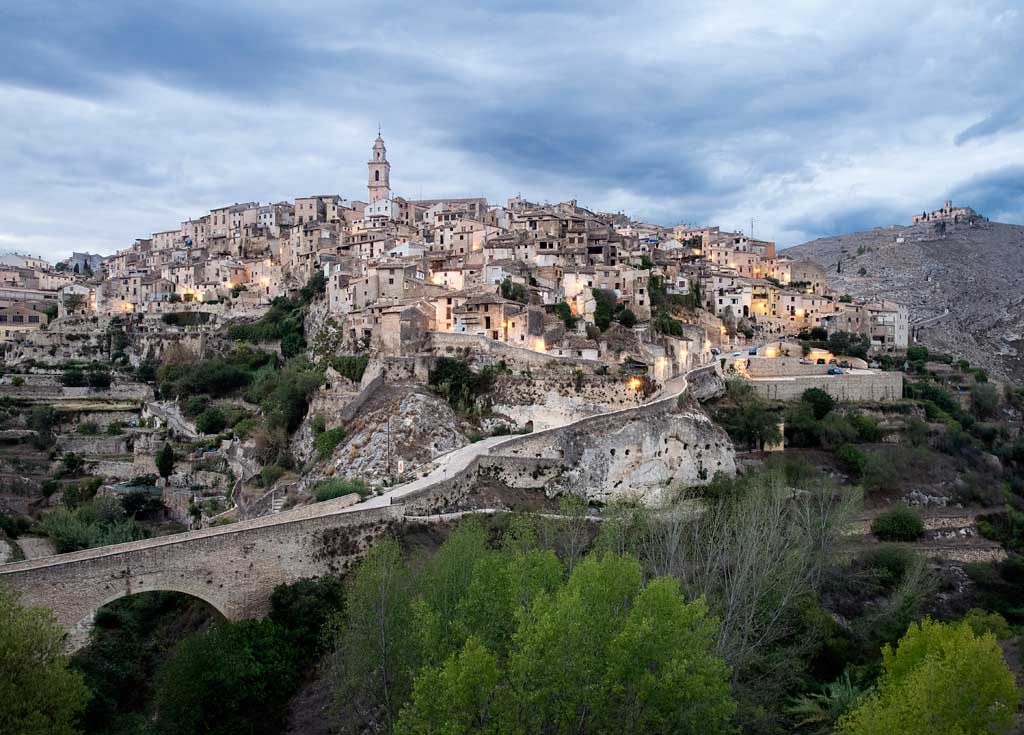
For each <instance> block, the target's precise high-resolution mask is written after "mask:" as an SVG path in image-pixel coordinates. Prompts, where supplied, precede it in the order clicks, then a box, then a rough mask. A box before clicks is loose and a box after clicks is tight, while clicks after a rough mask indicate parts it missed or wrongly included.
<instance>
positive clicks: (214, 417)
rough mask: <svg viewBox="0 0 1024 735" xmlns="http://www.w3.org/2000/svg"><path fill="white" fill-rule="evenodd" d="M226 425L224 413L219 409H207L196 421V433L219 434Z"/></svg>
mask: <svg viewBox="0 0 1024 735" xmlns="http://www.w3.org/2000/svg"><path fill="white" fill-rule="evenodd" d="M226 425H227V419H226V418H225V416H224V412H223V411H221V410H220V409H219V408H217V407H213V408H208V409H206V410H205V411H203V412H202V413H201V414H199V417H198V418H197V419H196V431H198V432H199V433H200V434H219V433H220V432H222V431H224V427H225V426H226Z"/></svg>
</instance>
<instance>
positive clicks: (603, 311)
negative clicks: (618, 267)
mask: <svg viewBox="0 0 1024 735" xmlns="http://www.w3.org/2000/svg"><path fill="white" fill-rule="evenodd" d="M591 293H592V294H593V295H594V300H595V301H596V302H597V306H596V308H595V309H594V324H595V325H597V328H598V329H600V330H601V331H602V332H603V331H604V330H606V329H608V327H610V326H611V324H612V317H614V315H615V292H614V291H609V290H607V289H603V288H595V289H591Z"/></svg>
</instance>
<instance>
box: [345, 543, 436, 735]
mask: <svg viewBox="0 0 1024 735" xmlns="http://www.w3.org/2000/svg"><path fill="white" fill-rule="evenodd" d="M412 602H413V584H412V577H411V575H410V573H409V570H408V569H407V568H406V566H405V564H404V563H403V561H402V555H401V551H400V550H399V547H398V542H397V541H395V540H394V539H386V540H384V541H381V542H379V543H377V544H376V545H375V546H374V547H373V548H372V549H370V552H369V554H367V556H366V558H365V559H364V560H363V562H362V563H361V564H360V565H359V568H358V569H357V570H356V572H355V579H354V582H353V585H352V588H351V589H350V590H349V594H348V612H347V620H348V622H347V625H346V626H345V629H344V632H343V633H342V634H341V637H340V639H339V641H338V646H337V648H336V650H335V657H334V669H335V678H336V681H337V684H338V689H337V692H338V695H337V705H338V708H339V714H340V718H339V724H340V725H341V728H342V731H343V732H354V733H361V732H364V731H365V729H366V727H368V726H370V725H371V724H374V725H376V726H384V727H386V728H388V729H389V730H390V729H392V728H393V727H394V725H395V722H396V720H397V718H398V713H399V711H400V710H401V708H402V705H403V703H404V702H405V701H406V700H407V699H408V697H409V695H410V693H411V692H412V680H413V674H414V672H415V671H416V669H418V668H419V658H418V652H419V649H418V646H417V643H416V641H415V640H414V639H413V637H412V636H410V635H409V631H410V629H411V626H412V624H413V607H412Z"/></svg>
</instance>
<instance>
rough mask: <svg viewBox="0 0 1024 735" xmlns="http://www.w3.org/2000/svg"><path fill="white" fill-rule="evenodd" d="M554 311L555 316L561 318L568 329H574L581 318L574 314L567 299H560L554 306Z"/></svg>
mask: <svg viewBox="0 0 1024 735" xmlns="http://www.w3.org/2000/svg"><path fill="white" fill-rule="evenodd" d="M554 312H555V316H557V317H558V318H559V319H561V320H562V323H563V324H565V328H566V329H574V328H575V327H576V322H577V321H578V320H579V318H578V317H576V316H575V315H573V313H572V307H570V306H569V304H568V303H566V302H565V301H559V302H558V303H557V304H555V306H554Z"/></svg>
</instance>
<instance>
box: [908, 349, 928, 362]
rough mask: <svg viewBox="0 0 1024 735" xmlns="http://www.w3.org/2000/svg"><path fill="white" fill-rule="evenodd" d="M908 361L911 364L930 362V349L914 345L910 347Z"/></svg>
mask: <svg viewBox="0 0 1024 735" xmlns="http://www.w3.org/2000/svg"><path fill="white" fill-rule="evenodd" d="M907 360H909V361H910V362H918V361H920V362H926V361H927V360H928V348H927V347H925V346H923V345H912V346H910V347H908V348H907Z"/></svg>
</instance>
